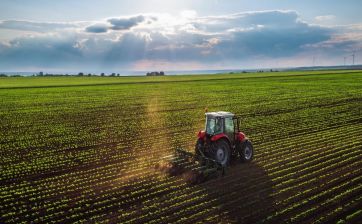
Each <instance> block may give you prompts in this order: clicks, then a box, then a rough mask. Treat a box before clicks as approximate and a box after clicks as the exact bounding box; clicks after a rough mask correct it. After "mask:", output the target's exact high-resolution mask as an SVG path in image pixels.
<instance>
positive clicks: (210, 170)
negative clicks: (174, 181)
mask: <svg viewBox="0 0 362 224" xmlns="http://www.w3.org/2000/svg"><path fill="white" fill-rule="evenodd" d="M163 159H164V160H165V161H166V165H165V166H161V169H162V170H164V171H165V172H166V173H168V174H169V175H170V176H178V175H183V177H184V178H185V179H186V181H187V182H188V183H191V184H198V183H202V182H204V181H205V180H207V179H210V178H212V177H217V176H220V175H221V176H223V175H224V174H225V167H224V166H222V165H221V164H220V163H219V162H217V161H215V160H214V159H211V158H209V157H206V156H205V155H204V153H203V152H202V151H200V152H199V153H198V154H193V153H191V152H188V151H186V150H184V149H182V148H176V149H175V152H174V154H173V155H168V156H165V157H163Z"/></svg>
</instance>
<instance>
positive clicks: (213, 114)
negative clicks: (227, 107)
mask: <svg viewBox="0 0 362 224" xmlns="http://www.w3.org/2000/svg"><path fill="white" fill-rule="evenodd" d="M205 115H206V116H207V117H234V114H233V113H230V112H225V111H218V112H208V113H205Z"/></svg>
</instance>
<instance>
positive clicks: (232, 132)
mask: <svg viewBox="0 0 362 224" xmlns="http://www.w3.org/2000/svg"><path fill="white" fill-rule="evenodd" d="M205 115H206V124H205V130H204V131H200V132H199V133H198V139H197V142H196V146H195V154H194V153H191V152H189V151H187V150H184V149H182V148H176V149H175V154H174V155H168V156H165V157H163V158H164V159H167V160H168V161H169V162H168V163H166V164H167V165H166V166H163V165H160V166H157V167H158V168H161V169H162V170H165V171H167V173H169V174H170V175H180V174H183V173H185V172H186V173H187V175H186V176H188V180H187V181H188V182H189V183H192V184H196V183H201V182H203V181H204V180H206V179H208V178H209V177H212V176H215V175H218V174H219V173H220V172H221V175H224V173H225V168H226V167H227V166H228V165H229V164H230V160H231V158H237V157H240V159H241V161H243V162H249V161H251V160H252V159H253V155H254V149H253V145H252V144H251V141H250V140H249V139H248V138H247V137H246V136H245V134H244V133H242V132H241V131H240V129H239V127H240V118H239V117H237V116H235V115H234V114H232V113H230V112H223V111H219V112H210V113H205Z"/></svg>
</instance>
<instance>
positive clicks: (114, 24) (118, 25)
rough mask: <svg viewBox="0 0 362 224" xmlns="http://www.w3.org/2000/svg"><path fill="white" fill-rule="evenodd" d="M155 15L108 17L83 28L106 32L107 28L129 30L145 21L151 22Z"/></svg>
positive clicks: (87, 30) (90, 30)
mask: <svg viewBox="0 0 362 224" xmlns="http://www.w3.org/2000/svg"><path fill="white" fill-rule="evenodd" d="M156 20H157V17H154V16H143V15H138V16H132V17H122V18H110V19H107V21H105V22H104V23H102V24H93V25H90V26H88V27H86V28H85V31H86V32H89V33H106V32H107V31H109V30H113V31H119V30H122V31H125V30H129V29H131V28H133V27H136V26H137V25H139V24H141V23H143V22H146V23H147V24H151V23H152V22H153V21H156Z"/></svg>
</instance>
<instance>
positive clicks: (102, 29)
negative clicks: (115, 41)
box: [85, 24, 108, 33]
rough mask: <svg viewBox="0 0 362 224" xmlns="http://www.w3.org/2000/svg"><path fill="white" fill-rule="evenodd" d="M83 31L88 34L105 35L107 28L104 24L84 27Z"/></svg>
mask: <svg viewBox="0 0 362 224" xmlns="http://www.w3.org/2000/svg"><path fill="white" fill-rule="evenodd" d="M85 31H86V32H89V33H106V32H107V31H108V26H107V25H104V24H94V25H91V26H88V27H86V28H85Z"/></svg>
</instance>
